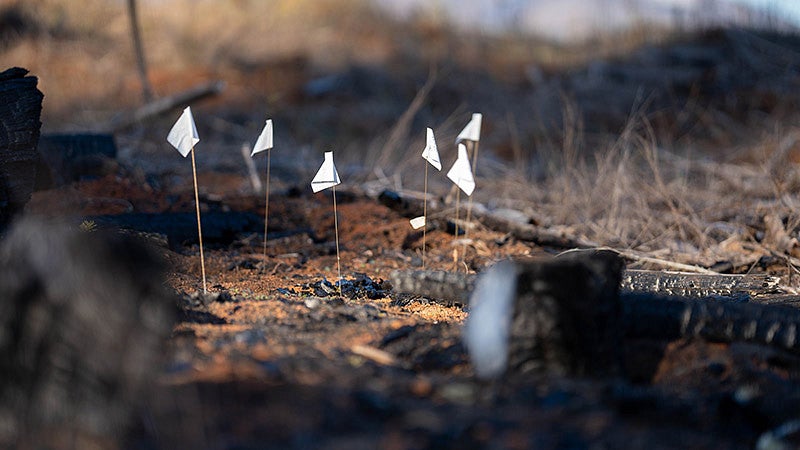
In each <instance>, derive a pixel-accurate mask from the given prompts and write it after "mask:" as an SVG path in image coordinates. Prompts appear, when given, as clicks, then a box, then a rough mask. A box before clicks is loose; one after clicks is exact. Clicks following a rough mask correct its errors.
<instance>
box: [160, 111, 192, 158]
mask: <svg viewBox="0 0 800 450" xmlns="http://www.w3.org/2000/svg"><path fill="white" fill-rule="evenodd" d="M167 142H169V143H170V144H172V146H173V147H175V148H176V149H177V150H178V151H179V152H180V153H181V155H183V157H184V158H185V157H186V156H187V155H188V154H189V152H190V151H192V148H194V146H195V144H197V143H198V142H200V136H198V135H197V127H195V125H194V117H192V108H191V107H190V106H187V107H186V109H184V110H183V114H181V116H180V117H179V118H178V121H177V122H175V125H173V126H172V129H171V130H169V134H168V135H167Z"/></svg>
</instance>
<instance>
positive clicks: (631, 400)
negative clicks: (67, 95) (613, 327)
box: [29, 170, 800, 449]
mask: <svg viewBox="0 0 800 450" xmlns="http://www.w3.org/2000/svg"><path fill="white" fill-rule="evenodd" d="M212 177H213V179H214V182H215V183H216V186H217V190H216V192H217V193H218V194H217V195H215V196H213V198H210V197H209V196H207V195H204V196H203V197H201V206H202V209H203V214H204V223H205V225H206V229H207V230H208V231H207V235H206V239H205V255H206V271H207V276H208V286H209V291H211V292H212V293H215V294H218V295H212V296H210V297H203V296H199V295H198V294H197V293H198V291H199V290H201V287H202V286H201V282H200V261H199V255H198V246H197V242H196V236H195V235H194V233H195V231H196V229H195V228H194V226H195V222H194V221H193V219H194V214H193V203H192V200H193V199H192V192H191V181H190V180H185V181H186V182H185V183H176V186H181V187H180V188H176V189H175V190H171V191H170V190H156V189H153V188H152V186H149V184H148V183H146V182H145V183H139V182H137V181H136V180H135V176H132V175H131V174H130V173H126V172H125V171H124V170H120V171H118V173H115V174H110V175H107V176H105V177H101V178H97V179H93V180H85V181H80V182H76V183H73V184H72V185H69V186H66V187H62V188H58V189H54V190H50V191H45V192H40V193H37V194H35V195H34V198H33V200H32V202H31V204H30V206H29V211H30V212H33V213H37V212H38V213H39V214H42V213H44V212H47V214H58V213H59V212H63V211H66V210H69V211H71V214H75V216H74V217H76V218H77V217H80V218H81V219H83V220H86V221H89V222H91V223H90V224H86V223H84V228H87V229H95V228H107V227H118V226H123V227H126V228H131V229H138V230H139V231H142V232H146V233H148V234H146V236H147V237H148V239H150V240H151V241H152V242H153V243H154V244H155V245H156V246H157V247H158V248H159V249H160V250H159V251H160V252H161V253H162V254H163V256H164V257H165V258H166V259H167V260H168V262H169V267H170V271H169V273H168V275H167V279H166V281H167V284H168V285H169V286H171V287H172V288H174V290H175V291H176V292H177V297H178V299H177V300H176V301H177V302H178V303H179V306H180V314H179V319H178V323H177V324H176V325H175V326H174V328H173V331H172V336H171V338H170V339H169V342H168V343H167V344H166V348H165V350H166V360H165V361H164V365H163V368H162V369H161V373H160V375H159V376H158V382H157V383H156V384H155V385H154V386H152V392H151V393H150V395H149V396H148V397H147V400H146V402H145V403H146V404H145V406H144V407H143V409H142V411H141V412H140V414H139V420H137V426H136V427H135V429H134V430H133V431H132V432H131V434H130V436H128V437H127V438H126V439H125V440H124V441H123V446H124V447H129V448H227V449H232V448H237V449H240V448H473V447H486V448H589V447H592V448H595V447H598V446H599V447H601V448H637V447H638V448H643V447H647V448H753V446H754V445H755V444H756V441H757V440H758V439H759V437H761V436H762V435H763V434H764V433H766V432H768V431H769V430H772V429H774V428H776V427H778V426H780V425H781V424H783V423H785V422H787V421H790V420H794V419H796V418H797V411H798V410H797V408H796V405H797V401H798V400H800V399H798V395H797V387H798V380H800V357H798V356H797V355H794V354H789V353H785V352H782V351H780V350H775V349H768V348H764V347H758V346H754V345H748V344H732V345H728V344H720V343H708V342H703V341H675V342H660V341H648V340H630V339H628V340H625V343H624V351H623V353H624V354H625V356H626V360H625V373H624V374H623V375H621V376H620V377H616V378H610V379H575V378H565V377H561V376H558V375H529V376H525V377H522V376H518V375H514V374H509V375H507V376H506V377H504V378H503V379H502V380H498V381H496V382H493V383H487V382H482V381H479V380H477V379H476V378H475V377H474V374H473V370H472V367H471V365H470V362H469V360H468V356H467V354H466V352H465V348H464V346H463V344H462V342H461V340H460V331H461V327H462V324H463V322H464V320H465V318H466V316H467V314H468V310H467V309H466V308H465V306H463V305H459V304H455V305H442V304H439V303H436V302H434V301H431V300H429V299H426V298H424V297H422V296H413V295H407V294H403V295H401V294H396V293H394V292H393V291H392V288H391V285H390V284H389V283H388V282H387V281H385V280H386V279H387V278H388V273H389V272H390V271H391V270H393V269H396V268H410V267H418V266H419V265H420V264H421V243H422V241H421V238H422V237H421V235H420V234H419V233H418V232H415V231H413V230H411V228H410V226H409V225H408V218H406V217H402V216H401V215H399V214H398V213H397V212H395V211H393V210H391V209H389V208H387V207H386V206H383V205H381V204H380V203H379V202H378V201H377V200H375V199H373V198H370V197H368V196H366V195H364V194H360V193H354V192H353V191H348V190H345V189H341V190H340V191H337V200H338V202H337V205H338V211H339V220H340V222H339V224H340V235H339V238H340V246H341V266H342V274H343V276H344V277H345V278H346V279H347V280H349V281H350V282H351V283H350V284H348V285H347V286H348V288H352V289H345V291H344V294H345V295H344V297H339V295H338V292H336V290H335V289H334V288H333V287H332V286H331V285H329V284H326V283H327V282H328V281H335V280H336V276H337V275H336V254H335V244H334V242H335V236H334V227H333V225H334V224H333V216H332V202H331V193H330V191H324V192H322V193H319V194H311V193H310V190H309V189H305V188H304V186H299V185H298V186H292V187H291V188H289V189H277V190H276V191H273V194H272V196H271V198H270V222H269V224H270V231H269V241H268V244H267V250H266V251H267V256H266V258H265V257H264V256H263V254H262V252H263V250H262V236H263V219H262V215H263V207H264V200H263V199H261V198H260V196H258V195H254V194H249V193H246V192H245V193H243V191H244V190H246V189H243V187H242V186H246V185H247V181H246V179H245V178H244V177H243V176H241V175H234V174H230V175H224V174H220V173H216V174H206V173H202V172H201V174H200V177H199V178H200V180H201V183H202V182H203V180H208V179H209V178H212ZM120 204H130V205H134V207H135V209H136V210H141V211H147V214H145V213H135V214H134V213H130V212H125V211H120V210H119V205H120ZM77 220H78V219H76V223H75V226H78V223H77ZM215 227H217V228H219V229H217V230H215V229H214V228H215ZM469 237H470V239H472V243H471V244H470V245H468V246H467V247H466V248H467V255H466V262H467V264H468V265H469V266H470V268H471V269H472V270H479V269H481V268H483V267H484V266H485V265H487V264H488V263H490V262H491V261H495V260H498V259H502V258H505V257H508V256H520V255H546V254H552V253H555V252H557V251H560V250H561V249H556V248H542V247H538V246H536V245H534V244H532V243H526V242H520V241H516V240H515V239H513V238H509V237H508V236H506V235H504V234H503V233H500V232H496V231H492V230H489V229H486V228H482V227H481V228H479V229H478V230H475V231H472V232H471V233H470V236H469ZM426 239H427V243H428V251H427V254H426V266H427V267H428V268H435V269H452V267H453V259H452V258H453V256H452V254H453V250H454V249H458V250H461V249H463V247H462V245H461V243H458V244H457V245H454V236H453V235H452V234H451V233H447V232H446V231H444V230H440V229H433V230H431V231H430V233H428V234H427V237H426ZM794 442H795V443H796V441H794Z"/></svg>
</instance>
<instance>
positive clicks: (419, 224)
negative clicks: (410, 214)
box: [409, 216, 425, 230]
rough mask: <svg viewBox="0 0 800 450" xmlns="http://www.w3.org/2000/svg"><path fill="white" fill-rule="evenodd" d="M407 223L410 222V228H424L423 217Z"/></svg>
mask: <svg viewBox="0 0 800 450" xmlns="http://www.w3.org/2000/svg"><path fill="white" fill-rule="evenodd" d="M409 222H411V228H413V229H415V230H419V229H420V228H422V227H424V226H425V216H419V217H414V218H413V219H411V220H410V221H409Z"/></svg>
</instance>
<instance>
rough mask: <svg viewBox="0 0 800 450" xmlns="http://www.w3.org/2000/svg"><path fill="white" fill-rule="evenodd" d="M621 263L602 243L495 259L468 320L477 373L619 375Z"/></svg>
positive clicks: (477, 288)
mask: <svg viewBox="0 0 800 450" xmlns="http://www.w3.org/2000/svg"><path fill="white" fill-rule="evenodd" d="M623 266H624V261H623V260H622V258H620V257H619V256H618V255H617V254H616V253H614V252H610V251H602V250H600V251H591V252H576V253H572V254H565V255H564V256H562V257H559V258H554V259H552V260H548V261H518V262H510V261H504V262H501V263H498V264H496V265H495V266H493V267H492V268H491V269H489V270H488V271H487V272H486V273H485V274H484V275H483V276H482V277H481V278H480V279H479V280H478V282H477V284H476V286H475V291H474V292H473V293H472V296H471V298H470V307H471V312H470V316H469V318H468V319H467V323H466V327H465V336H464V337H465V340H466V343H467V347H468V349H469V351H470V355H471V357H472V360H473V364H474V366H475V371H476V373H477V375H478V376H479V377H481V378H494V377H497V376H499V375H501V374H502V373H503V372H506V371H508V372H511V373H517V374H524V373H529V372H547V373H552V374H559V375H571V376H599V377H602V376H613V375H616V374H617V373H618V372H619V370H620V368H621V363H622V360H621V354H620V352H619V347H620V339H621V337H622V335H621V333H620V331H621V328H622V327H621V321H620V317H621V314H620V313H621V310H622V305H621V304H620V300H619V282H620V278H621V276H622V269H623Z"/></svg>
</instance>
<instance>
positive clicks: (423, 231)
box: [422, 161, 428, 270]
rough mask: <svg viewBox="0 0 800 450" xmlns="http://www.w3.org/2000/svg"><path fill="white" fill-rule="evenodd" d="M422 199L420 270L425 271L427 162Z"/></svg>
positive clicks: (426, 163)
mask: <svg viewBox="0 0 800 450" xmlns="http://www.w3.org/2000/svg"><path fill="white" fill-rule="evenodd" d="M424 192H425V193H424V194H423V197H422V199H423V200H422V217H424V218H425V224H424V225H423V226H422V269H423V270H424V269H425V245H426V242H425V235H426V234H427V231H428V162H427V161H425V189H424Z"/></svg>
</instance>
